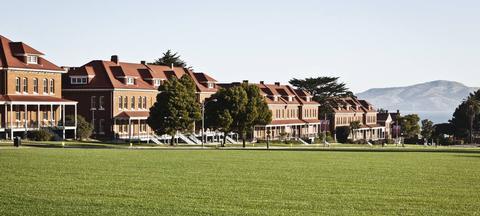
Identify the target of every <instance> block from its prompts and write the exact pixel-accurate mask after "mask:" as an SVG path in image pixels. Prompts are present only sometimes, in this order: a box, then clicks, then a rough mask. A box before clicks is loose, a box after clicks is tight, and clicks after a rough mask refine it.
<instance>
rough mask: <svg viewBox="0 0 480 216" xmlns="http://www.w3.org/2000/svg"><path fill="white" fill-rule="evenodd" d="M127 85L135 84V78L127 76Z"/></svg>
mask: <svg viewBox="0 0 480 216" xmlns="http://www.w3.org/2000/svg"><path fill="white" fill-rule="evenodd" d="M126 79H127V80H126V82H127V85H133V84H135V80H134V79H133V78H132V77H127V78H126Z"/></svg>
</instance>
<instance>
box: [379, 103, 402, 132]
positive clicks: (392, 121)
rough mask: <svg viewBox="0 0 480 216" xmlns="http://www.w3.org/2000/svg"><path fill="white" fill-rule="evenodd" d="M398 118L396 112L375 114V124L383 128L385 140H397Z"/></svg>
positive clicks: (398, 112) (398, 114) (398, 113)
mask: <svg viewBox="0 0 480 216" xmlns="http://www.w3.org/2000/svg"><path fill="white" fill-rule="evenodd" d="M399 116H400V111H399V110H397V112H396V113H390V112H388V110H386V111H385V112H381V113H378V114H377V124H378V125H381V126H383V127H385V138H386V139H393V138H398V135H397V133H398V132H396V131H398V130H397V129H396V128H398V122H397V119H398V117H399Z"/></svg>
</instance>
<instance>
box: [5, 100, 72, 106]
mask: <svg viewBox="0 0 480 216" xmlns="http://www.w3.org/2000/svg"><path fill="white" fill-rule="evenodd" d="M5 104H11V105H37V104H38V105H76V104H78V102H77V101H71V102H65V101H64V102H49V101H45V102H44V101H42V102H39V101H5Z"/></svg>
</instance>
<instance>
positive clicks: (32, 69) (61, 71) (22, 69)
mask: <svg viewBox="0 0 480 216" xmlns="http://www.w3.org/2000/svg"><path fill="white" fill-rule="evenodd" d="M0 69H6V70H19V71H34V72H47V73H67V71H66V70H43V69H34V68H11V67H7V68H0Z"/></svg>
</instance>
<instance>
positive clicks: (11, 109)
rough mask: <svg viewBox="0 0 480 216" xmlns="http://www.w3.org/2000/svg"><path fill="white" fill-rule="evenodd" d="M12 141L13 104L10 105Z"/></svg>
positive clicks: (11, 133) (11, 136)
mask: <svg viewBox="0 0 480 216" xmlns="http://www.w3.org/2000/svg"><path fill="white" fill-rule="evenodd" d="M10 139H11V140H13V104H10Z"/></svg>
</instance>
